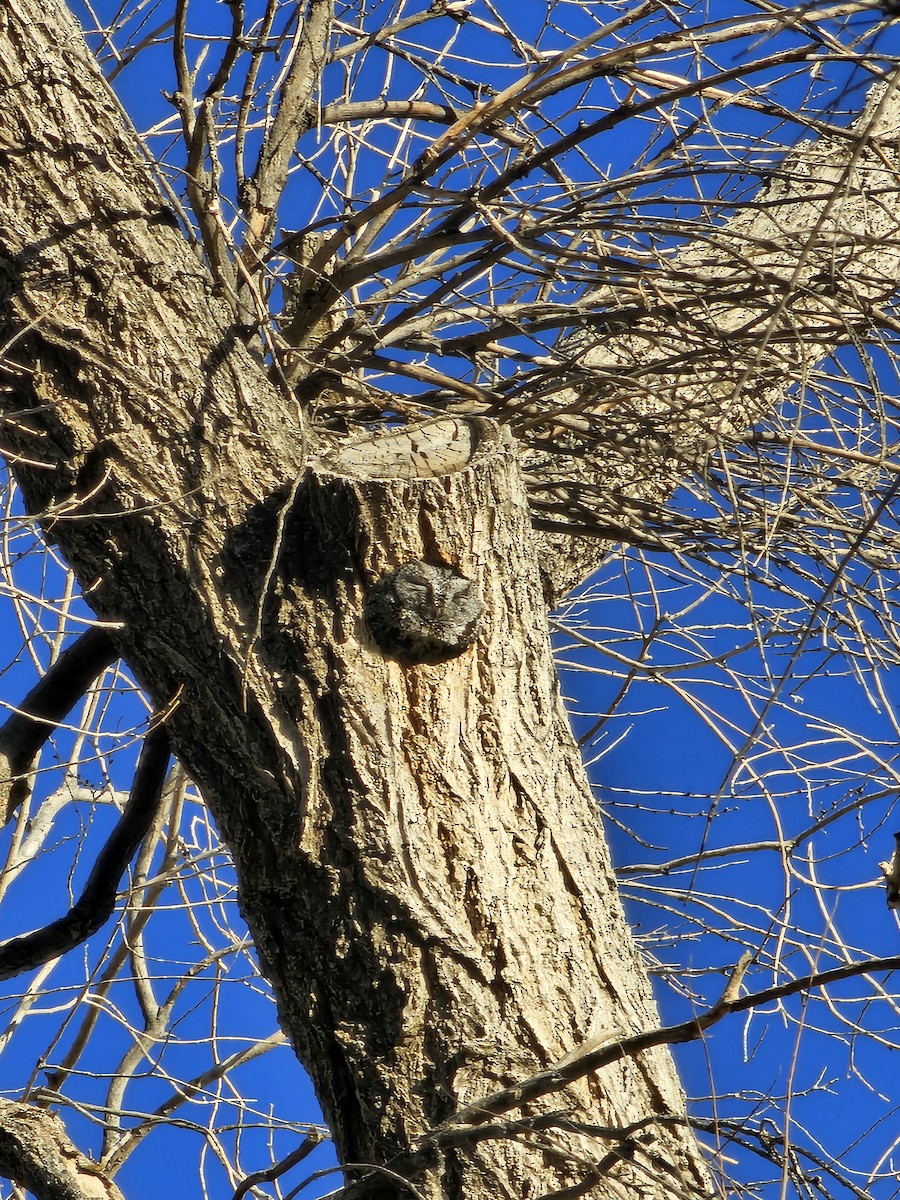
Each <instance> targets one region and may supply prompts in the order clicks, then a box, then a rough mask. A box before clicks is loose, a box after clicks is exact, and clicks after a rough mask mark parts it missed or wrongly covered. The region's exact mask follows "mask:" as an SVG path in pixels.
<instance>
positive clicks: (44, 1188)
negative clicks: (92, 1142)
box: [0, 1099, 123, 1200]
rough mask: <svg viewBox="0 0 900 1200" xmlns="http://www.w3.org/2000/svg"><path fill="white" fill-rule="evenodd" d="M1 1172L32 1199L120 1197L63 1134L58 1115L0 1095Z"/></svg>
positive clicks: (103, 1199) (120, 1199) (119, 1199)
mask: <svg viewBox="0 0 900 1200" xmlns="http://www.w3.org/2000/svg"><path fill="white" fill-rule="evenodd" d="M0 1175H2V1176H4V1177H5V1178H7V1179H11V1180H13V1181H14V1182H15V1183H18V1184H20V1185H21V1186H22V1187H25V1188H27V1189H28V1191H29V1192H30V1193H31V1194H32V1195H33V1196H36V1197H37V1200H123V1197H122V1193H121V1192H120V1191H119V1189H118V1188H117V1187H116V1185H115V1184H114V1183H113V1182H112V1180H110V1179H109V1178H107V1176H106V1175H105V1174H104V1173H103V1172H102V1171H101V1170H100V1168H99V1167H98V1166H97V1164H96V1163H94V1162H91V1160H90V1159H89V1158H86V1157H85V1156H84V1155H83V1154H82V1153H81V1151H80V1150H79V1149H78V1147H77V1146H75V1145H74V1144H73V1143H72V1142H71V1140H70V1139H69V1137H68V1136H67V1134H66V1131H65V1129H64V1128H63V1123H62V1121H60V1119H59V1117H56V1116H54V1115H53V1114H52V1113H48V1112H43V1111H41V1110H40V1109H38V1108H33V1107H32V1106H31V1105H29V1104H16V1103H14V1102H13V1101H11V1100H2V1099H0Z"/></svg>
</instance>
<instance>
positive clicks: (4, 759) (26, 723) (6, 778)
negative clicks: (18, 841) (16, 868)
mask: <svg viewBox="0 0 900 1200" xmlns="http://www.w3.org/2000/svg"><path fill="white" fill-rule="evenodd" d="M116 657H117V651H116V648H115V645H114V644H113V640H112V638H111V637H110V635H109V633H108V632H107V631H106V630H105V629H103V628H102V627H101V626H99V625H95V626H92V627H91V628H90V629H87V630H86V631H85V632H84V633H83V634H82V635H81V637H79V639H78V640H77V641H76V642H75V643H74V644H73V645H71V646H70V647H69V648H68V650H64V651H63V652H62V654H61V655H60V656H59V658H58V659H57V660H56V661H55V662H54V663H52V664H51V666H50V667H49V669H48V670H47V673H46V674H45V675H44V676H43V678H42V679H41V680H40V682H39V683H37V684H35V686H34V687H33V688H32V689H31V691H30V692H29V693H28V695H27V696H26V697H25V699H24V700H23V701H22V705H21V707H20V708H19V710H18V711H16V712H13V713H11V714H10V715H9V716H8V717H7V719H6V721H5V722H4V723H3V726H2V728H0V790H2V789H6V788H7V787H8V789H9V791H8V794H7V797H6V817H7V820H8V819H9V818H10V817H11V816H12V814H13V812H14V811H15V809H16V808H17V807H18V806H19V805H20V804H21V803H22V801H23V799H24V798H25V796H26V795H27V793H28V787H29V780H28V779H27V778H26V777H25V773H26V772H27V770H28V768H29V766H30V764H31V762H32V759H33V758H34V756H35V755H36V754H37V752H38V751H39V750H40V748H41V746H43V744H44V742H46V740H47V739H48V738H49V737H50V735H51V734H52V733H53V730H54V729H55V728H56V726H57V725H58V724H59V722H60V721H61V720H62V719H63V717H64V716H65V715H66V713H67V712H70V711H71V710H72V709H73V708H74V707H75V705H76V704H77V703H78V700H79V698H80V697H81V696H83V695H84V693H85V691H86V690H87V689H88V687H89V686H90V685H91V683H92V682H93V681H94V680H95V679H96V678H97V676H98V675H99V674H100V673H101V671H103V670H105V669H106V667H108V666H109V665H110V663H113V662H115V660H116Z"/></svg>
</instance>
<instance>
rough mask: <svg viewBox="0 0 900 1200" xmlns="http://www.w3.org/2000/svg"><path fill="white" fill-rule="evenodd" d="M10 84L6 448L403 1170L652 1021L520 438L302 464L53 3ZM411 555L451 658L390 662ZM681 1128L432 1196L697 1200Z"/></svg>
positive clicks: (384, 1190) (613, 1094) (248, 905)
mask: <svg viewBox="0 0 900 1200" xmlns="http://www.w3.org/2000/svg"><path fill="white" fill-rule="evenodd" d="M0 80H2V81H3V83H4V85H5V86H6V88H7V94H8V95H10V96H13V97H14V98H15V103H14V104H10V105H9V106H7V108H6V110H5V111H4V113H3V115H2V117H0V120H2V127H0V157H2V165H3V169H4V183H5V186H6V193H7V200H6V205H5V208H4V212H3V214H2V227H0V325H2V328H0V344H3V345H6V346H8V347H10V350H9V356H8V363H7V370H6V378H5V380H4V384H5V390H4V391H3V393H2V397H0V403H2V406H3V411H4V413H5V415H6V424H5V427H4V430H3V445H4V452H5V453H6V454H7V455H8V457H9V459H10V461H11V463H12V465H13V468H14V470H15V471H16V474H17V477H18V479H19V482H20V485H21V487H22V490H23V493H24V495H25V498H26V502H27V503H28V506H29V509H30V511H31V512H32V513H33V514H35V516H37V517H39V518H40V519H41V520H42V521H43V523H44V528H45V530H46V531H47V533H48V535H49V536H51V537H52V538H53V539H54V540H56V541H58V543H59V544H60V546H61V547H62V549H63V551H64V553H65V554H66V556H67V558H68V561H69V562H70V563H71V564H72V566H73V568H74V569H75V571H76V573H77V574H78V577H79V579H80V581H81V583H82V586H83V587H84V590H85V593H86V595H87V597H88V598H89V600H90V602H91V603H92V604H93V605H94V607H95V608H96V610H97V612H98V613H99V614H100V616H101V617H102V618H103V619H104V620H106V621H108V622H118V623H119V628H118V631H117V632H116V634H115V639H116V642H117V645H118V647H119V649H120V650H121V651H122V653H123V655H124V656H125V658H126V660H127V661H128V663H129V664H130V666H131V667H132V669H133V670H134V671H135V673H136V675H137V677H138V678H139V680H140V682H141V683H142V685H143V686H144V687H145V688H146V689H147V691H148V693H149V695H150V696H151V697H152V699H153V701H154V704H155V705H156V706H157V707H158V708H159V709H165V710H166V712H167V713H170V714H171V715H170V716H169V717H168V721H167V724H168V728H169V730H170V732H171V736H172V741H173V745H174V746H175V748H176V750H177V752H178V754H179V756H180V758H181V759H182V761H183V762H184V763H185V765H186V767H187V768H188V770H189V771H190V772H191V774H192V775H193V777H194V778H195V780H196V781H197V782H198V784H199V786H200V787H201V789H202V791H203V794H204V796H205V798H206V799H207V801H208V802H209V804H210V806H211V809H212V811H213V813H214V815H215V817H216V820H217V821H218V823H219V825H220V828H221V829H222V832H223V835H224V837H225V840H226V841H227V843H228V845H229V848H230V850H231V852H232V854H233V857H234V861H235V866H236V870H237V874H238V879H239V885H240V893H241V902H242V906H243V910H244V912H245V915H246V917H247V920H248V923H249V925H250V928H251V931H252V933H253V936H254V939H255V941H256V944H257V947H258V949H259V952H260V957H261V960H262V964H263V968H264V970H265V971H266V973H267V975H268V976H269V978H270V979H271V981H272V984H273V987H274V989H275V993H276V996H277V998H278V1003H279V1009H280V1014H281V1019H282V1021H283V1023H284V1027H285V1030H286V1032H287V1033H288V1035H289V1036H290V1037H291V1039H292V1041H293V1043H294V1045H295V1046H296V1047H297V1049H298V1051H299V1053H300V1056H301V1058H302V1059H303V1062H304V1064H305V1065H306V1066H307V1068H308V1069H309V1070H310V1072H311V1074H312V1076H313V1078H314V1080H315V1082H316V1085H317V1088H318V1090H319V1095H320V1098H321V1100H322V1103H323V1107H324V1109H325V1112H326V1116H327V1117H328V1119H329V1121H330V1122H331V1124H332V1127H333V1129H334V1133H335V1138H336V1142H337V1147H338V1152H339V1154H340V1156H341V1158H342V1160H343V1161H347V1162H356V1163H372V1164H374V1165H376V1166H377V1165H383V1166H385V1167H387V1168H390V1165H391V1163H392V1162H402V1160H403V1158H404V1156H405V1155H406V1154H408V1153H409V1152H411V1151H414V1150H415V1148H416V1145H417V1143H418V1141H419V1140H420V1139H421V1138H423V1137H424V1136H426V1135H427V1134H428V1133H429V1131H430V1130H432V1129H433V1128H434V1127H435V1125H437V1124H439V1123H440V1122H442V1121H444V1120H446V1119H447V1118H449V1117H450V1116H451V1115H452V1113H453V1111H454V1109H455V1108H456V1107H457V1106H458V1105H460V1104H464V1103H471V1102H472V1100H474V1099H477V1097H478V1096H479V1095H481V1094H483V1093H485V1092H491V1091H493V1090H495V1089H496V1087H497V1086H498V1085H502V1084H504V1083H506V1082H508V1081H510V1080H512V1079H515V1078H518V1077H523V1076H527V1075H529V1074H531V1073H533V1071H534V1070H535V1069H538V1068H540V1067H541V1066H545V1065H547V1064H549V1063H551V1062H553V1061H554V1060H556V1059H557V1058H559V1057H560V1056H561V1055H563V1054H565V1053H567V1052H569V1051H571V1050H573V1049H574V1048H575V1047H576V1046H577V1044H578V1043H579V1042H580V1041H581V1040H583V1039H584V1038H586V1037H587V1038H594V1037H598V1036H608V1037H610V1038H615V1037H618V1036H621V1035H622V1034H624V1033H629V1032H636V1031H638V1030H640V1029H644V1028H647V1027H649V1026H653V1025H655V1024H656V1023H657V1016H656V1013H655V1009H654V1006H653V1002H652V998H651V993H650V987H649V983H648V981H647V977H646V973H645V971H644V968H643V965H642V963H641V961H640V959H639V957H638V955H637V953H636V951H635V948H634V945H633V942H632V939H631V937H630V933H629V931H628V928H627V926H626V924H625V921H624V918H623V915H622V910H621V907H620V904H619V901H618V898H617V894H616V889H615V881H614V878H613V876H612V872H611V870H610V867H609V861H608V856H607V852H606V849H605V845H604V841H603V835H602V831H601V828H600V823H599V818H598V815H597V812H596V808H595V805H594V803H593V800H592V797H591V794H590V789H589V786H588V784H587V781H586V778H585V775H584V772H583V768H582V766H581V764H580V762H579V759H578V754H577V750H576V748H575V746H574V743H573V740H572V737H571V734H570V732H569V729H568V725H567V722H566V719H565V716H564V713H563V710H562V708H561V705H560V702H559V699H558V693H557V685H556V677H555V671H554V668H553V663H552V659H551V655H550V648H549V640H548V634H547V623H546V616H545V612H544V608H543V600H542V593H541V587H540V583H539V578H538V569H537V563H536V558H535V552H534V542H533V540H532V537H531V532H530V526H529V520H528V509H527V503H526V498H525V493H524V489H523V486H522V483H521V479H520V477H519V473H518V465H517V459H516V454H515V450H514V447H513V446H512V444H511V443H510V442H509V441H508V440H507V439H506V437H505V436H502V435H501V434H500V433H499V432H498V431H497V430H496V429H495V428H494V427H493V426H490V425H488V424H486V423H475V424H470V423H466V422H460V421H453V420H448V421H441V422H437V423H436V424H435V425H433V426H429V425H425V426H423V427H416V428H415V429H413V430H411V431H403V432H401V433H395V434H392V435H388V437H386V438H375V439H369V440H368V441H366V440H363V441H362V442H361V443H360V442H358V443H356V444H355V445H354V446H353V447H351V448H341V449H338V450H336V451H334V452H333V453H331V454H329V453H323V454H322V455H321V457H320V458H319V459H318V460H316V461H314V463H313V464H312V465H308V464H306V461H305V450H306V447H305V444H304V439H303V438H302V437H301V436H300V434H299V430H298V427H297V423H296V419H295V417H294V414H292V412H291V411H290V409H289V406H288V404H287V402H286V400H285V397H284V396H283V395H282V394H280V393H279V392H278V391H277V390H276V389H275V388H274V387H273V386H272V385H271V384H270V383H269V382H268V381H267V379H266V375H265V371H264V369H263V367H262V365H261V364H260V363H259V362H258V361H256V360H255V359H254V358H253V356H252V355H251V354H250V353H249V352H248V351H247V350H246V349H245V348H244V347H243V345H242V344H241V343H240V340H239V339H238V338H236V337H235V336H234V332H233V330H232V328H231V326H230V324H229V321H230V317H229V314H228V310H227V307H226V306H225V305H224V304H222V303H221V302H220V301H219V300H218V299H217V297H216V296H215V294H214V293H213V291H212V289H211V285H210V283H209V280H208V278H207V277H206V276H205V274H204V273H203V272H202V271H201V270H200V269H198V266H197V263H196V260H195V259H194V258H193V256H192V254H191V252H190V250H189V248H188V247H187V245H186V244H185V243H184V242H183V240H182V239H181V237H180V235H179V234H178V233H177V231H176V230H174V229H173V228H172V227H171V224H170V223H169V222H168V221H167V220H166V219H165V210H164V208H163V207H162V205H161V202H160V199H159V195H158V193H157V191H156V188H155V186H154V184H153V183H152V181H151V180H150V178H149V177H148V174H147V172H146V170H145V167H144V165H143V163H142V161H141V159H140V156H139V152H138V149H137V146H136V143H135V141H134V138H133V135H132V134H131V132H130V131H129V130H128V129H126V128H125V127H124V125H123V123H122V119H121V116H120V113H119V110H118V108H117V106H116V104H115V102H114V101H113V100H112V98H111V97H110V94H109V92H108V89H107V88H106V86H105V84H104V83H103V81H102V80H101V79H100V77H99V75H98V74H97V72H96V68H95V66H94V64H93V62H92V60H91V59H90V56H89V55H88V54H87V52H86V50H85V48H84V45H83V43H82V42H81V41H80V37H79V35H78V33H77V30H76V29H75V27H74V25H73V23H72V21H71V18H70V16H69V15H68V13H67V12H66V10H65V9H64V8H63V7H62V6H60V5H57V4H56V3H54V2H53V0H40V3H37V2H35V0H17V2H16V3H15V4H14V5H9V6H7V8H6V9H5V11H4V13H3V14H2V17H0ZM404 439H405V441H404ZM385 456H386V457H385ZM386 460H387V463H388V465H385V461H386ZM410 561H412V562H425V563H428V564H433V565H438V566H441V567H444V568H449V569H451V570H452V571H454V572H456V573H458V574H460V575H462V576H464V577H466V578H467V579H469V580H470V581H473V582H474V583H475V584H477V586H478V588H479V590H480V592H481V595H482V597H483V601H484V612H483V616H482V617H481V621H480V624H479V625H478V628H477V631H476V633H477V637H476V642H475V645H474V646H472V647H471V648H463V649H461V650H460V652H459V653H458V654H457V655H456V656H455V657H450V658H449V660H448V661H445V662H439V663H430V662H420V663H409V662H404V661H401V660H400V659H398V658H396V657H392V656H388V655H386V654H385V652H384V651H383V650H382V649H379V647H378V645H377V644H376V643H375V641H374V640H373V639H372V637H371V635H370V631H369V629H368V627H367V624H366V619H365V615H364V611H365V603H366V599H367V597H368V595H369V594H370V590H371V588H372V587H373V586H374V585H375V584H376V583H377V581H378V579H379V578H381V577H382V576H383V575H384V574H385V573H387V572H389V571H392V570H395V569H396V568H397V567H399V566H402V565H403V564H404V563H405V562H410ZM548 1108H553V1109H558V1110H560V1111H561V1113H562V1115H561V1116H560V1118H559V1121H558V1123H557V1125H556V1126H555V1125H554V1122H553V1121H552V1119H550V1118H548V1116H547V1109H548ZM682 1111H683V1098H682V1094H681V1090H680V1087H679V1085H678V1082H677V1079H676V1077H675V1073H674V1068H673V1066H672V1062H671V1058H670V1056H669V1054H668V1052H667V1051H666V1050H664V1049H656V1050H653V1051H650V1052H647V1053H645V1054H642V1055H640V1056H638V1058H636V1059H635V1060H634V1061H631V1062H627V1063H617V1064H616V1065H615V1066H614V1067H611V1068H610V1069H609V1070H606V1071H604V1072H601V1073H598V1075H597V1076H596V1077H595V1078H593V1079H591V1080H590V1081H588V1082H583V1081H582V1082H579V1083H576V1084H573V1085H572V1086H571V1088H570V1089H567V1090H566V1092H565V1094H564V1095H561V1096H559V1097H555V1098H554V1102H553V1104H552V1105H543V1104H542V1105H537V1106H532V1107H531V1108H530V1109H529V1111H528V1112H527V1113H523V1114H522V1115H523V1116H524V1117H531V1116H533V1117H535V1122H534V1125H535V1128H536V1129H537V1132H535V1133H534V1134H533V1135H532V1136H530V1137H529V1138H525V1136H524V1135H522V1134H521V1131H520V1133H519V1134H518V1135H517V1136H519V1137H520V1138H522V1140H515V1137H514V1136H510V1137H509V1138H506V1139H498V1140H493V1141H492V1140H486V1141H483V1142H480V1143H479V1144H477V1145H473V1146H472V1147H471V1148H466V1147H462V1148H457V1149H454V1150H453V1151H450V1152H448V1153H447V1154H446V1156H444V1157H443V1158H442V1159H438V1160H436V1162H435V1163H434V1165H433V1166H432V1167H430V1168H429V1170H428V1171H427V1172H426V1174H425V1175H423V1176H422V1177H420V1178H417V1181H416V1187H417V1188H418V1190H419V1192H420V1193H421V1194H422V1195H424V1196H428V1197H438V1196H440V1195H442V1194H443V1195H447V1196H448V1197H453V1198H460V1197H463V1196H465V1197H466V1200H479V1198H480V1197H488V1196H490V1197H491V1198H494V1197H497V1196H508V1197H510V1200H512V1198H516V1200H520V1198H521V1197H523V1196H527V1195H542V1194H546V1193H548V1192H552V1191H553V1190H555V1189H565V1188H568V1187H577V1188H580V1189H581V1191H580V1192H579V1194H588V1192H587V1191H585V1190H584V1189H585V1188H588V1187H589V1188H590V1194H592V1195H596V1196H598V1197H600V1196H619V1195H623V1194H631V1193H632V1192H633V1191H634V1189H635V1188H638V1189H639V1190H640V1192H641V1194H642V1195H643V1196H645V1197H647V1198H652V1197H654V1196H659V1197H662V1196H666V1197H668V1196H670V1195H672V1194H673V1193H674V1194H676V1195H686V1196H696V1195H698V1194H704V1193H706V1191H707V1182H706V1175H705V1170H704V1167H703V1164H702V1160H701V1158H700V1155H699V1153H698V1150H697V1147H696V1145H695V1143H694V1142H693V1140H692V1138H691V1137H690V1135H689V1134H688V1133H687V1132H685V1131H683V1130H681V1129H680V1127H679V1126H678V1125H677V1124H676V1123H674V1122H671V1121H666V1120H661V1121H660V1122H659V1124H656V1125H654V1124H653V1120H654V1118H655V1117H657V1116H659V1117H660V1118H666V1117H670V1116H671V1115H672V1114H675V1116H676V1117H678V1115H679V1114H680V1113H681V1112H682ZM579 1123H586V1124H587V1125H588V1126H593V1127H601V1128H603V1129H607V1130H608V1129H613V1130H615V1129H622V1130H623V1131H626V1133H625V1134H624V1135H623V1138H622V1141H621V1143H620V1142H619V1141H617V1139H616V1138H615V1137H613V1138H612V1139H611V1140H608V1139H604V1138H599V1137H595V1136H593V1135H592V1134H591V1132H590V1131H589V1130H588V1131H581V1132H579ZM635 1129H640V1134H633V1131H634V1130H635ZM373 1187H374V1188H375V1190H377V1189H381V1194H382V1195H391V1196H393V1195H398V1196H399V1195H400V1194H401V1193H402V1192H403V1191H404V1189H403V1188H402V1185H399V1184H397V1183H388V1182H387V1181H386V1177H385V1176H381V1177H373ZM369 1190H370V1191H372V1189H369Z"/></svg>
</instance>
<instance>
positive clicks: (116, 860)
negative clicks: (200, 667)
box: [0, 725, 170, 979]
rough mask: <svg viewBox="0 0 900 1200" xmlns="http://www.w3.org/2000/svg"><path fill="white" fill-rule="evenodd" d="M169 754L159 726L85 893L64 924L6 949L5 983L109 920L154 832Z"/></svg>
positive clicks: (1, 972) (2, 952)
mask: <svg viewBox="0 0 900 1200" xmlns="http://www.w3.org/2000/svg"><path fill="white" fill-rule="evenodd" d="M169 751H170V746H169V735H168V733H167V732H166V728H165V726H164V725H156V726H155V727H154V728H152V729H151V730H150V732H149V733H148V734H147V736H146V738H145V740H144V748H143V750H142V751H141V757H140V759H139V761H138V765H137V770H136V771H135V775H134V782H133V784H132V786H131V793H130V795H129V797H128V802H127V803H126V805H125V808H124V810H123V812H122V816H121V817H120V818H119V821H118V824H117V825H116V827H115V829H114V830H113V831H112V833H111V834H110V837H109V840H108V841H107V843H106V845H105V846H104V847H103V849H102V850H101V851H100V854H99V855H98V856H97V861H96V863H95V864H94V869H93V870H92V871H91V874H90V878H89V879H88V881H87V883H86V884H85V888H84V891H83V892H82V893H81V895H80V896H79V898H78V900H76V902H75V903H74V904H73V905H72V907H71V908H70V909H69V911H68V912H67V913H66V915H65V916H64V917H60V919H59V920H58V921H54V922H53V923H52V924H50V925H46V926H44V928H43V929H36V930H35V931H34V932H33V933H26V934H24V935H23V936H22V937H17V938H13V939H12V940H11V941H9V942H6V943H5V944H4V945H3V946H0V979H10V978H12V977H13V976H14V975H20V974H22V972H23V971H31V970H33V969H34V968H35V967H39V966H41V964H42V963H45V962H49V960H50V959H52V958H57V957H59V955H60V954H65V953H66V951H68V950H71V949H73V947H75V946H77V945H79V944H80V943H81V942H83V941H85V940H86V939H87V938H89V937H90V936H91V934H93V933H96V932H97V930H98V929H99V928H100V927H101V926H102V925H103V924H104V923H105V922H106V921H107V920H108V919H109V917H110V915H111V913H112V911H113V908H114V907H115V903H116V890H117V888H118V885H119V880H120V879H121V878H122V875H123V874H124V872H125V868H126V867H127V866H128V864H129V862H130V861H131V859H132V856H133V855H134V852H135V851H136V850H137V848H138V846H139V845H140V842H141V839H142V838H143V837H144V835H145V834H146V832H147V830H148V829H149V828H150V822H151V821H152V820H153V816H154V814H155V813H156V810H157V806H158V805H159V799H160V796H161V794H162V789H163V783H164V782H165V778H166V768H167V766H168V764H169Z"/></svg>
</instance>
